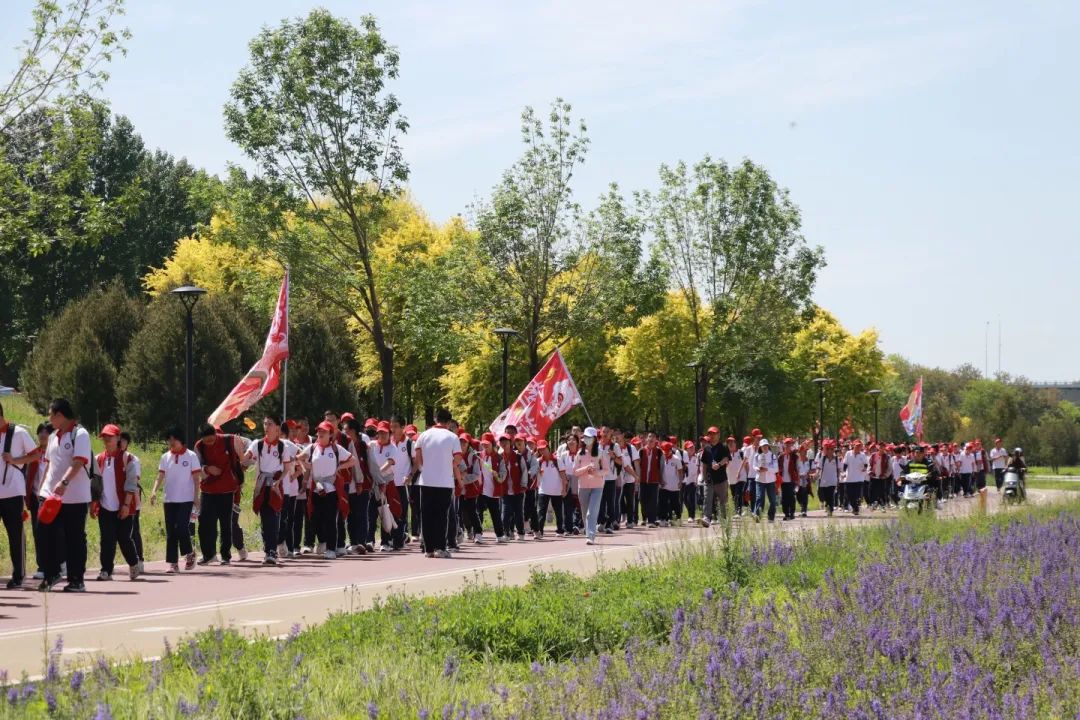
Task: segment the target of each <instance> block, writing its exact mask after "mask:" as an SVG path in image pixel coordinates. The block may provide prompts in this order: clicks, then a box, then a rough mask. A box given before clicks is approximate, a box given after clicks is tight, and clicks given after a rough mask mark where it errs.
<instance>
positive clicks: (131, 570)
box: [128, 563, 142, 580]
mask: <svg viewBox="0 0 1080 720" xmlns="http://www.w3.org/2000/svg"><path fill="white" fill-rule="evenodd" d="M140 565H142V563H135V564H134V565H128V579H130V580H134V579H135V578H137V577H139V575H141V574H142V570H140V569H139V566H140Z"/></svg>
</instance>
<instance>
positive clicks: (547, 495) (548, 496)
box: [536, 440, 569, 538]
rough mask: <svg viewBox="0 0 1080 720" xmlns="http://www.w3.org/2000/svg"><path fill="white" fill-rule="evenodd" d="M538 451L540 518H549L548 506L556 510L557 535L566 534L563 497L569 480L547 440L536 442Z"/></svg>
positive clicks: (541, 534)
mask: <svg viewBox="0 0 1080 720" xmlns="http://www.w3.org/2000/svg"><path fill="white" fill-rule="evenodd" d="M536 451H537V452H538V453H539V462H538V471H539V473H540V482H539V484H540V488H539V489H540V518H541V521H543V520H545V519H546V518H547V512H548V507H549V506H550V507H551V508H552V509H553V510H554V511H555V535H556V536H558V537H563V536H565V535H566V517H565V514H564V510H565V509H564V504H563V497H564V496H565V495H566V491H567V489H568V488H567V485H568V484H569V481H568V479H567V477H566V473H564V472H563V469H562V466H561V465H560V464H559V459H558V458H557V457H555V455H554V454H552V452H551V449H550V448H549V447H548V443H547V440H541V441H539V442H538V443H536ZM540 537H541V538H543V537H544V531H543V530H542V529H541V530H540Z"/></svg>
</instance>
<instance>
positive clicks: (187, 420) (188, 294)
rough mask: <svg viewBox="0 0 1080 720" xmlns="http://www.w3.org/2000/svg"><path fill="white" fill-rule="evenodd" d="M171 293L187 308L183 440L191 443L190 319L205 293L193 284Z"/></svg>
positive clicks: (192, 335)
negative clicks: (196, 304)
mask: <svg viewBox="0 0 1080 720" xmlns="http://www.w3.org/2000/svg"><path fill="white" fill-rule="evenodd" d="M172 294H173V295H175V296H176V297H178V298H180V302H182V303H183V304H184V309H185V310H187V358H186V367H187V377H186V381H185V383H184V387H185V397H186V399H185V402H184V436H185V437H184V441H185V442H186V443H188V444H189V447H190V445H191V444H193V442H192V441H193V439H194V437H195V418H194V414H193V413H194V409H193V406H194V405H195V399H194V398H195V357H194V355H195V351H194V344H195V324H194V322H193V321H192V319H191V312H192V310H194V309H195V303H197V302H199V298H200V297H202V296H203V295H205V294H206V291H205V290H203V289H202V288H201V287H195V286H194V285H184V286H183V287H178V288H176V289H175V290H173V291H172Z"/></svg>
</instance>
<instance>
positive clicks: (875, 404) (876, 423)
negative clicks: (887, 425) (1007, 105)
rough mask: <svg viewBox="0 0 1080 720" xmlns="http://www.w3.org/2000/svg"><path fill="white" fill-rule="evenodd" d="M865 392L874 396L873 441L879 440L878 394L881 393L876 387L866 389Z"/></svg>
mask: <svg viewBox="0 0 1080 720" xmlns="http://www.w3.org/2000/svg"><path fill="white" fill-rule="evenodd" d="M866 394H867V395H869V396H870V397H872V398H874V442H880V441H881V436H880V435H879V434H878V422H877V420H878V411H877V410H878V395H880V394H881V390H878V389H877V388H875V389H873V390H867V391H866Z"/></svg>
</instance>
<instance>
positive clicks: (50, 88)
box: [0, 0, 129, 254]
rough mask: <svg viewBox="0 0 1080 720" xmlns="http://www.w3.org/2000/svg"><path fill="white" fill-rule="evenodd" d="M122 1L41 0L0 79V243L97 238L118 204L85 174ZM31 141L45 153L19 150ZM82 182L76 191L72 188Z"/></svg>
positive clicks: (33, 249) (30, 245)
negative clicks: (32, 157)
mask: <svg viewBox="0 0 1080 720" xmlns="http://www.w3.org/2000/svg"><path fill="white" fill-rule="evenodd" d="M122 12H123V2H122V0H69V2H66V3H62V2H52V1H49V0H38V1H37V2H36V4H35V6H34V9H33V11H32V13H31V25H30V30H29V33H28V35H27V37H26V39H25V40H24V41H23V43H22V45H21V46H20V48H19V50H18V53H19V54H18V59H17V60H16V64H15V68H14V70H13V72H12V74H11V76H10V78H9V79H8V80H7V81H6V82H4V81H0V251H2V252H5V253H7V252H10V251H12V250H13V249H18V250H24V251H29V252H30V253H32V254H39V253H41V252H44V251H45V250H47V249H49V248H50V247H52V246H53V245H55V244H57V243H60V244H71V243H75V242H82V241H86V240H89V241H91V242H93V241H96V240H97V239H98V238H100V236H101V234H102V233H103V232H104V231H106V230H107V229H109V228H110V227H112V225H113V223H114V217H113V215H114V214H115V212H116V208H114V207H113V206H112V205H111V204H109V203H107V202H103V201H102V198H100V197H98V196H96V195H95V193H94V189H93V188H92V186H91V185H90V184H89V183H88V182H86V180H87V178H88V177H90V176H91V175H92V170H91V167H90V165H91V155H92V153H93V150H94V148H95V142H94V138H93V134H92V132H91V128H92V125H93V122H92V114H93V113H92V112H91V111H88V110H87V109H86V105H87V102H86V101H87V97H88V94H89V93H92V92H94V91H96V90H99V89H100V88H101V86H102V84H103V83H104V82H105V80H106V79H107V78H108V72H107V70H106V68H107V66H108V64H109V62H110V61H111V60H112V58H113V56H114V55H115V54H116V53H121V54H123V53H124V46H123V43H124V41H125V40H126V39H127V38H128V37H129V34H128V32H127V30H126V29H123V30H115V29H114V28H113V27H112V24H113V21H114V20H115V19H116V17H117V16H118V15H120V14H122ZM30 146H33V147H35V148H37V150H36V154H37V156H38V157H39V158H40V161H39V162H35V163H32V164H31V165H29V166H28V165H26V164H25V163H21V162H20V160H19V159H18V158H17V157H15V156H17V155H18V154H19V152H20V149H24V148H26V147H30ZM75 188H78V190H77V191H75V192H73V189H75Z"/></svg>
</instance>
